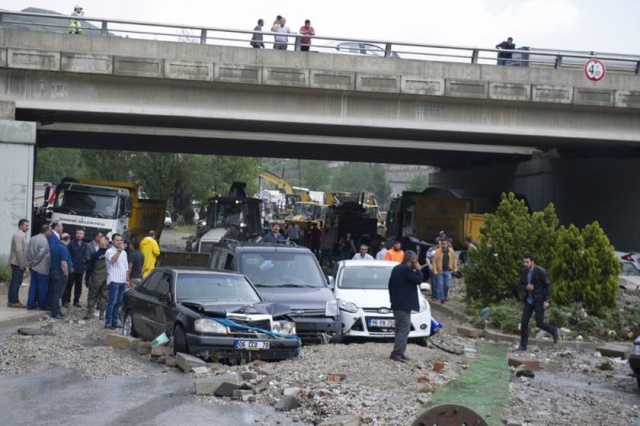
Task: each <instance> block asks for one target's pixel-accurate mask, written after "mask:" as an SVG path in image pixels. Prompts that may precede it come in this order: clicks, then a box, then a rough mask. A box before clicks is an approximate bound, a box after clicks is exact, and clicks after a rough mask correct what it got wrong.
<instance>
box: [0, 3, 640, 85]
mask: <svg viewBox="0 0 640 426" xmlns="http://www.w3.org/2000/svg"><path fill="white" fill-rule="evenodd" d="M69 19H70V16H66V15H51V14H42V13H31V12H11V11H6V10H3V11H0V28H7V29H24V28H25V27H27V26H28V27H29V28H30V29H33V28H37V29H38V30H42V31H53V32H61V33H68V32H69ZM81 22H82V34H81V35H80V36H87V35H88V36H100V37H123V38H136V39H147V40H159V41H173V42H184V43H198V44H207V45H221V46H236V47H247V48H251V46H250V45H249V42H250V41H251V38H252V36H253V35H254V34H255V32H254V31H253V30H238V29H230V28H217V27H203V26H191V25H179V24H167V23H157V22H141V21H130V20H123V19H105V18H96V17H82V18H81ZM260 34H262V38H263V43H264V45H265V47H272V46H273V45H274V44H275V42H274V39H273V38H274V36H277V35H280V36H282V35H283V34H281V33H273V32H271V31H263V32H260ZM302 37H303V36H302V35H300V34H289V35H288V39H287V43H286V44H287V47H288V48H289V49H291V50H300V47H301V46H300V44H301V43H300V42H301V39H302ZM304 37H307V36H304ZM310 38H311V39H312V46H311V50H310V51H311V52H320V53H334V54H347V55H353V54H355V55H366V56H370V57H386V58H391V59H423V60H438V61H445V62H461V63H472V64H494V65H495V64H497V63H498V62H499V61H500V62H502V63H503V64H504V65H506V66H512V67H545V68H555V69H581V68H582V67H583V66H584V63H585V62H586V61H587V60H588V59H591V58H598V59H600V60H601V61H603V62H604V63H605V65H606V66H607V70H608V71H609V72H622V73H632V74H636V75H639V74H640V55H625V54H616V53H606V52H587V51H571V50H549V49H536V48H528V47H525V48H520V49H515V50H504V49H493V48H482V47H470V46H450V45H439V44H424V43H410V42H399V41H388V40H370V39H357V38H352V37H335V36H312V37H310ZM500 53H502V54H511V58H499V57H498V56H499V54H500Z"/></svg>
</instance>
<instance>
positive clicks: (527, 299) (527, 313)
mask: <svg viewBox="0 0 640 426" xmlns="http://www.w3.org/2000/svg"><path fill="white" fill-rule="evenodd" d="M522 263H523V265H524V268H523V269H522V271H521V272H520V288H521V289H523V290H524V308H523V309H522V320H521V323H520V346H519V347H518V350H519V351H526V350H527V343H528V342H529V320H530V319H531V315H532V314H533V313H534V312H535V314H536V316H535V318H536V326H537V327H538V328H539V329H541V330H544V331H546V332H547V333H549V334H551V335H552V336H553V343H558V339H559V338H560V331H559V330H558V328H557V327H554V326H551V325H549V324H547V323H545V322H544V311H545V309H547V308H548V307H549V302H550V300H551V281H549V276H548V275H547V271H545V270H544V269H543V268H541V267H540V266H537V265H536V264H535V258H534V257H533V255H532V254H529V253H527V254H525V255H524V256H523V260H522Z"/></svg>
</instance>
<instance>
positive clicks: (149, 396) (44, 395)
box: [0, 359, 293, 426]
mask: <svg viewBox="0 0 640 426" xmlns="http://www.w3.org/2000/svg"><path fill="white" fill-rule="evenodd" d="M114 362H117V359H114ZM151 369H152V370H155V371H152V372H151V373H152V374H149V372H147V374H143V375H138V376H120V377H112V378H109V379H105V380H94V381H89V380H86V379H83V378H82V377H81V376H80V375H79V374H77V373H75V372H73V371H69V370H63V369H59V370H56V369H54V368H52V369H49V370H45V371H42V372H39V373H33V374H25V375H18V376H0V413H2V415H1V417H2V424H4V425H61V424H64V425H67V426H73V425H87V424H91V425H96V426H98V425H163V424H183V425H189V426H196V425H225V426H229V425H234V426H235V425H275V424H279V425H291V424H293V423H292V422H291V420H289V419H287V418H286V417H285V416H284V415H282V414H281V413H277V412H276V411H275V410H274V409H273V408H272V407H264V406H260V405H255V404H250V403H242V404H233V405H222V404H220V403H219V402H212V403H209V402H199V401H197V399H196V397H195V395H194V384H193V383H194V379H193V378H190V377H189V376H186V375H184V374H182V373H180V372H177V371H169V372H167V373H162V369H161V368H159V367H155V366H154V367H153V368H151Z"/></svg>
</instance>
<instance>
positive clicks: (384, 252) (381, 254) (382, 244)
mask: <svg viewBox="0 0 640 426" xmlns="http://www.w3.org/2000/svg"><path fill="white" fill-rule="evenodd" d="M386 255H387V243H385V242H384V241H381V242H380V251H379V252H378V254H376V260H384V257H385V256H386Z"/></svg>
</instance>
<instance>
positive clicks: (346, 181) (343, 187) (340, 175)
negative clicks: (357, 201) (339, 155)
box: [332, 163, 373, 193]
mask: <svg viewBox="0 0 640 426" xmlns="http://www.w3.org/2000/svg"><path fill="white" fill-rule="evenodd" d="M372 179H373V173H372V171H371V167H370V166H369V164H366V163H344V164H343V165H342V166H340V167H339V168H338V170H337V171H336V174H335V175H334V177H333V183H332V189H333V190H334V191H345V192H352V193H358V192H361V191H365V190H367V189H371V188H370V187H371V186H372V185H371V183H372Z"/></svg>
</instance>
